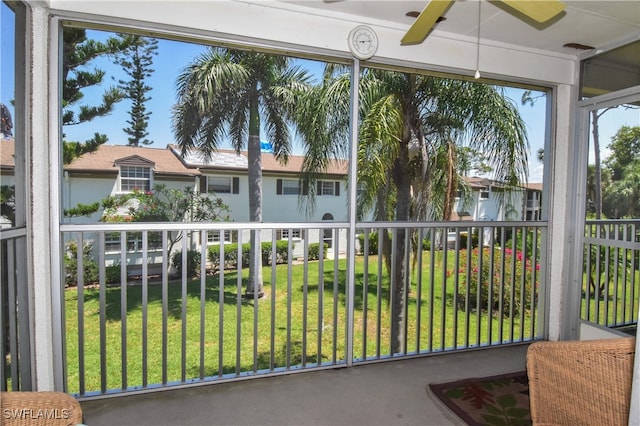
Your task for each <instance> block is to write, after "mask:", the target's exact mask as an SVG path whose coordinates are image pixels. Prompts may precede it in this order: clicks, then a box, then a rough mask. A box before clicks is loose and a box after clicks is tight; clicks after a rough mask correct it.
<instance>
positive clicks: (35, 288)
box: [26, 2, 58, 391]
mask: <svg viewBox="0 0 640 426" xmlns="http://www.w3.org/2000/svg"><path fill="white" fill-rule="evenodd" d="M27 36H28V37H30V38H31V44H30V50H29V52H27V57H28V60H29V61H30V62H31V64H30V65H31V67H30V75H28V76H27V80H28V84H27V86H28V90H27V95H28V96H29V98H30V101H29V111H30V113H31V116H30V118H29V119H28V121H27V123H28V124H27V138H26V140H27V146H28V150H29V156H28V159H29V163H28V173H27V174H28V175H29V176H30V180H29V181H28V185H29V194H30V198H31V200H30V201H31V205H30V208H28V220H29V221H30V222H31V227H30V231H31V232H30V234H29V238H28V253H29V257H30V259H29V260H30V262H29V263H30V279H29V283H30V284H31V285H32V294H33V300H32V303H33V307H32V313H33V328H32V341H33V347H32V351H33V354H32V357H33V360H34V366H35V373H34V376H35V386H36V389H35V390H38V391H48V390H54V389H55V383H54V371H55V370H56V369H55V365H54V355H53V354H54V344H53V324H54V323H53V321H52V306H53V305H52V298H51V288H52V281H58V280H56V279H55V278H54V277H53V276H52V275H53V274H52V269H51V203H50V193H51V186H52V185H55V183H53V182H52V180H51V174H50V168H51V167H50V164H52V163H51V161H50V160H51V158H50V148H49V141H50V139H49V125H48V123H49V102H50V92H49V84H48V82H49V16H48V9H47V8H46V7H45V6H44V3H39V2H34V3H32V4H31V22H30V28H29V30H28V34H27ZM27 70H29V67H27ZM27 72H29V71H27ZM55 164H57V162H53V165H54V166H55Z"/></svg>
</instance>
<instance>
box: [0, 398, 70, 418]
mask: <svg viewBox="0 0 640 426" xmlns="http://www.w3.org/2000/svg"><path fill="white" fill-rule="evenodd" d="M81 423H82V409H81V408H80V404H79V403H78V401H76V399H75V398H74V397H72V396H70V395H67V394H66V393H62V392H2V394H1V395H0V424H2V425H3V426H75V425H79V424H81Z"/></svg>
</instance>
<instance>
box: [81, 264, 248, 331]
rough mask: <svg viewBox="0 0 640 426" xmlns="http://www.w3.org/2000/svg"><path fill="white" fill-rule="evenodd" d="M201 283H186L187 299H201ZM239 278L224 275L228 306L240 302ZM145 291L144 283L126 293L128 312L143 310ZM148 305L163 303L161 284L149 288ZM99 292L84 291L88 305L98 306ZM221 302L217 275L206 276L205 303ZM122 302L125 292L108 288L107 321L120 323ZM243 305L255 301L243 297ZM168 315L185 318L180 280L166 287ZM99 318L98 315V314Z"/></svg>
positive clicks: (229, 274)
mask: <svg viewBox="0 0 640 426" xmlns="http://www.w3.org/2000/svg"><path fill="white" fill-rule="evenodd" d="M246 282H247V279H246V278H245V279H243V280H242V288H245V287H246ZM200 285H201V284H200V280H199V279H194V280H191V281H189V282H188V283H187V294H186V299H187V300H189V299H194V298H195V299H200V292H201V288H200ZM237 285H238V284H237V275H236V274H235V273H227V274H225V279H224V296H223V303H225V304H228V305H234V306H235V305H236V304H237V303H238V299H237V296H238V293H237ZM142 290H143V286H142V285H141V284H134V285H129V286H127V288H126V292H127V295H126V296H127V313H129V312H131V311H134V310H139V309H141V308H142ZM147 293H148V297H147V304H149V305H150V304H157V305H161V304H162V284H161V283H160V282H156V281H151V282H149V284H148V287H147ZM99 299H100V290H99V289H97V288H96V289H89V288H86V289H85V290H84V300H85V303H91V302H95V303H99ZM219 299H220V282H219V279H218V277H217V276H215V277H207V280H206V284H205V300H206V301H207V302H215V303H218V302H219ZM121 300H122V291H121V288H120V286H114V287H108V288H107V289H106V291H105V305H106V310H105V315H106V319H107V321H120V320H122V316H121V306H122V305H121ZM241 303H242V305H243V306H248V305H252V304H253V301H252V300H250V299H244V298H242V300H241ZM167 313H168V315H169V316H171V317H173V318H174V319H180V318H181V316H182V283H181V282H180V281H169V283H168V285H167ZM96 315H98V312H97V311H96Z"/></svg>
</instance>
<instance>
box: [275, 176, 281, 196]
mask: <svg viewBox="0 0 640 426" xmlns="http://www.w3.org/2000/svg"><path fill="white" fill-rule="evenodd" d="M276 194H278V195H282V179H278V180H277V181H276Z"/></svg>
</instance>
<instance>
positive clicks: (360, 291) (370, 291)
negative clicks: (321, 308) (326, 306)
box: [300, 269, 389, 309]
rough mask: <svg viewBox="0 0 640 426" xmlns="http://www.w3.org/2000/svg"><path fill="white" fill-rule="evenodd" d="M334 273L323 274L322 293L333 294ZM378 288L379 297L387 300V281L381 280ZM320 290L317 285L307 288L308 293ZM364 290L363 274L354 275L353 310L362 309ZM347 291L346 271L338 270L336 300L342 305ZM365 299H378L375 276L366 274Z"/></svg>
mask: <svg viewBox="0 0 640 426" xmlns="http://www.w3.org/2000/svg"><path fill="white" fill-rule="evenodd" d="M334 275H335V274H334V271H326V272H325V273H324V291H325V293H327V292H333V290H334V278H335V276H334ZM382 281H383V282H382V284H381V286H380V287H381V288H380V297H381V298H383V300H387V301H388V300H389V282H388V280H387V279H383V280H382ZM319 288H320V285H319V284H311V285H309V286H308V287H307V289H308V291H310V292H317V291H318V290H319ZM364 288H365V279H364V273H357V274H355V286H354V295H353V305H354V308H355V309H362V308H363V307H364V294H365V293H364ZM346 289H347V271H346V270H345V269H339V270H338V298H339V299H340V301H341V302H342V303H343V304H344V303H345V300H346V299H345V294H346ZM303 290H304V286H300V291H301V292H302V291H303ZM366 294H367V299H368V300H370V301H371V300H373V301H375V300H376V298H377V297H378V276H377V275H375V274H368V279H367V292H366Z"/></svg>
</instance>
